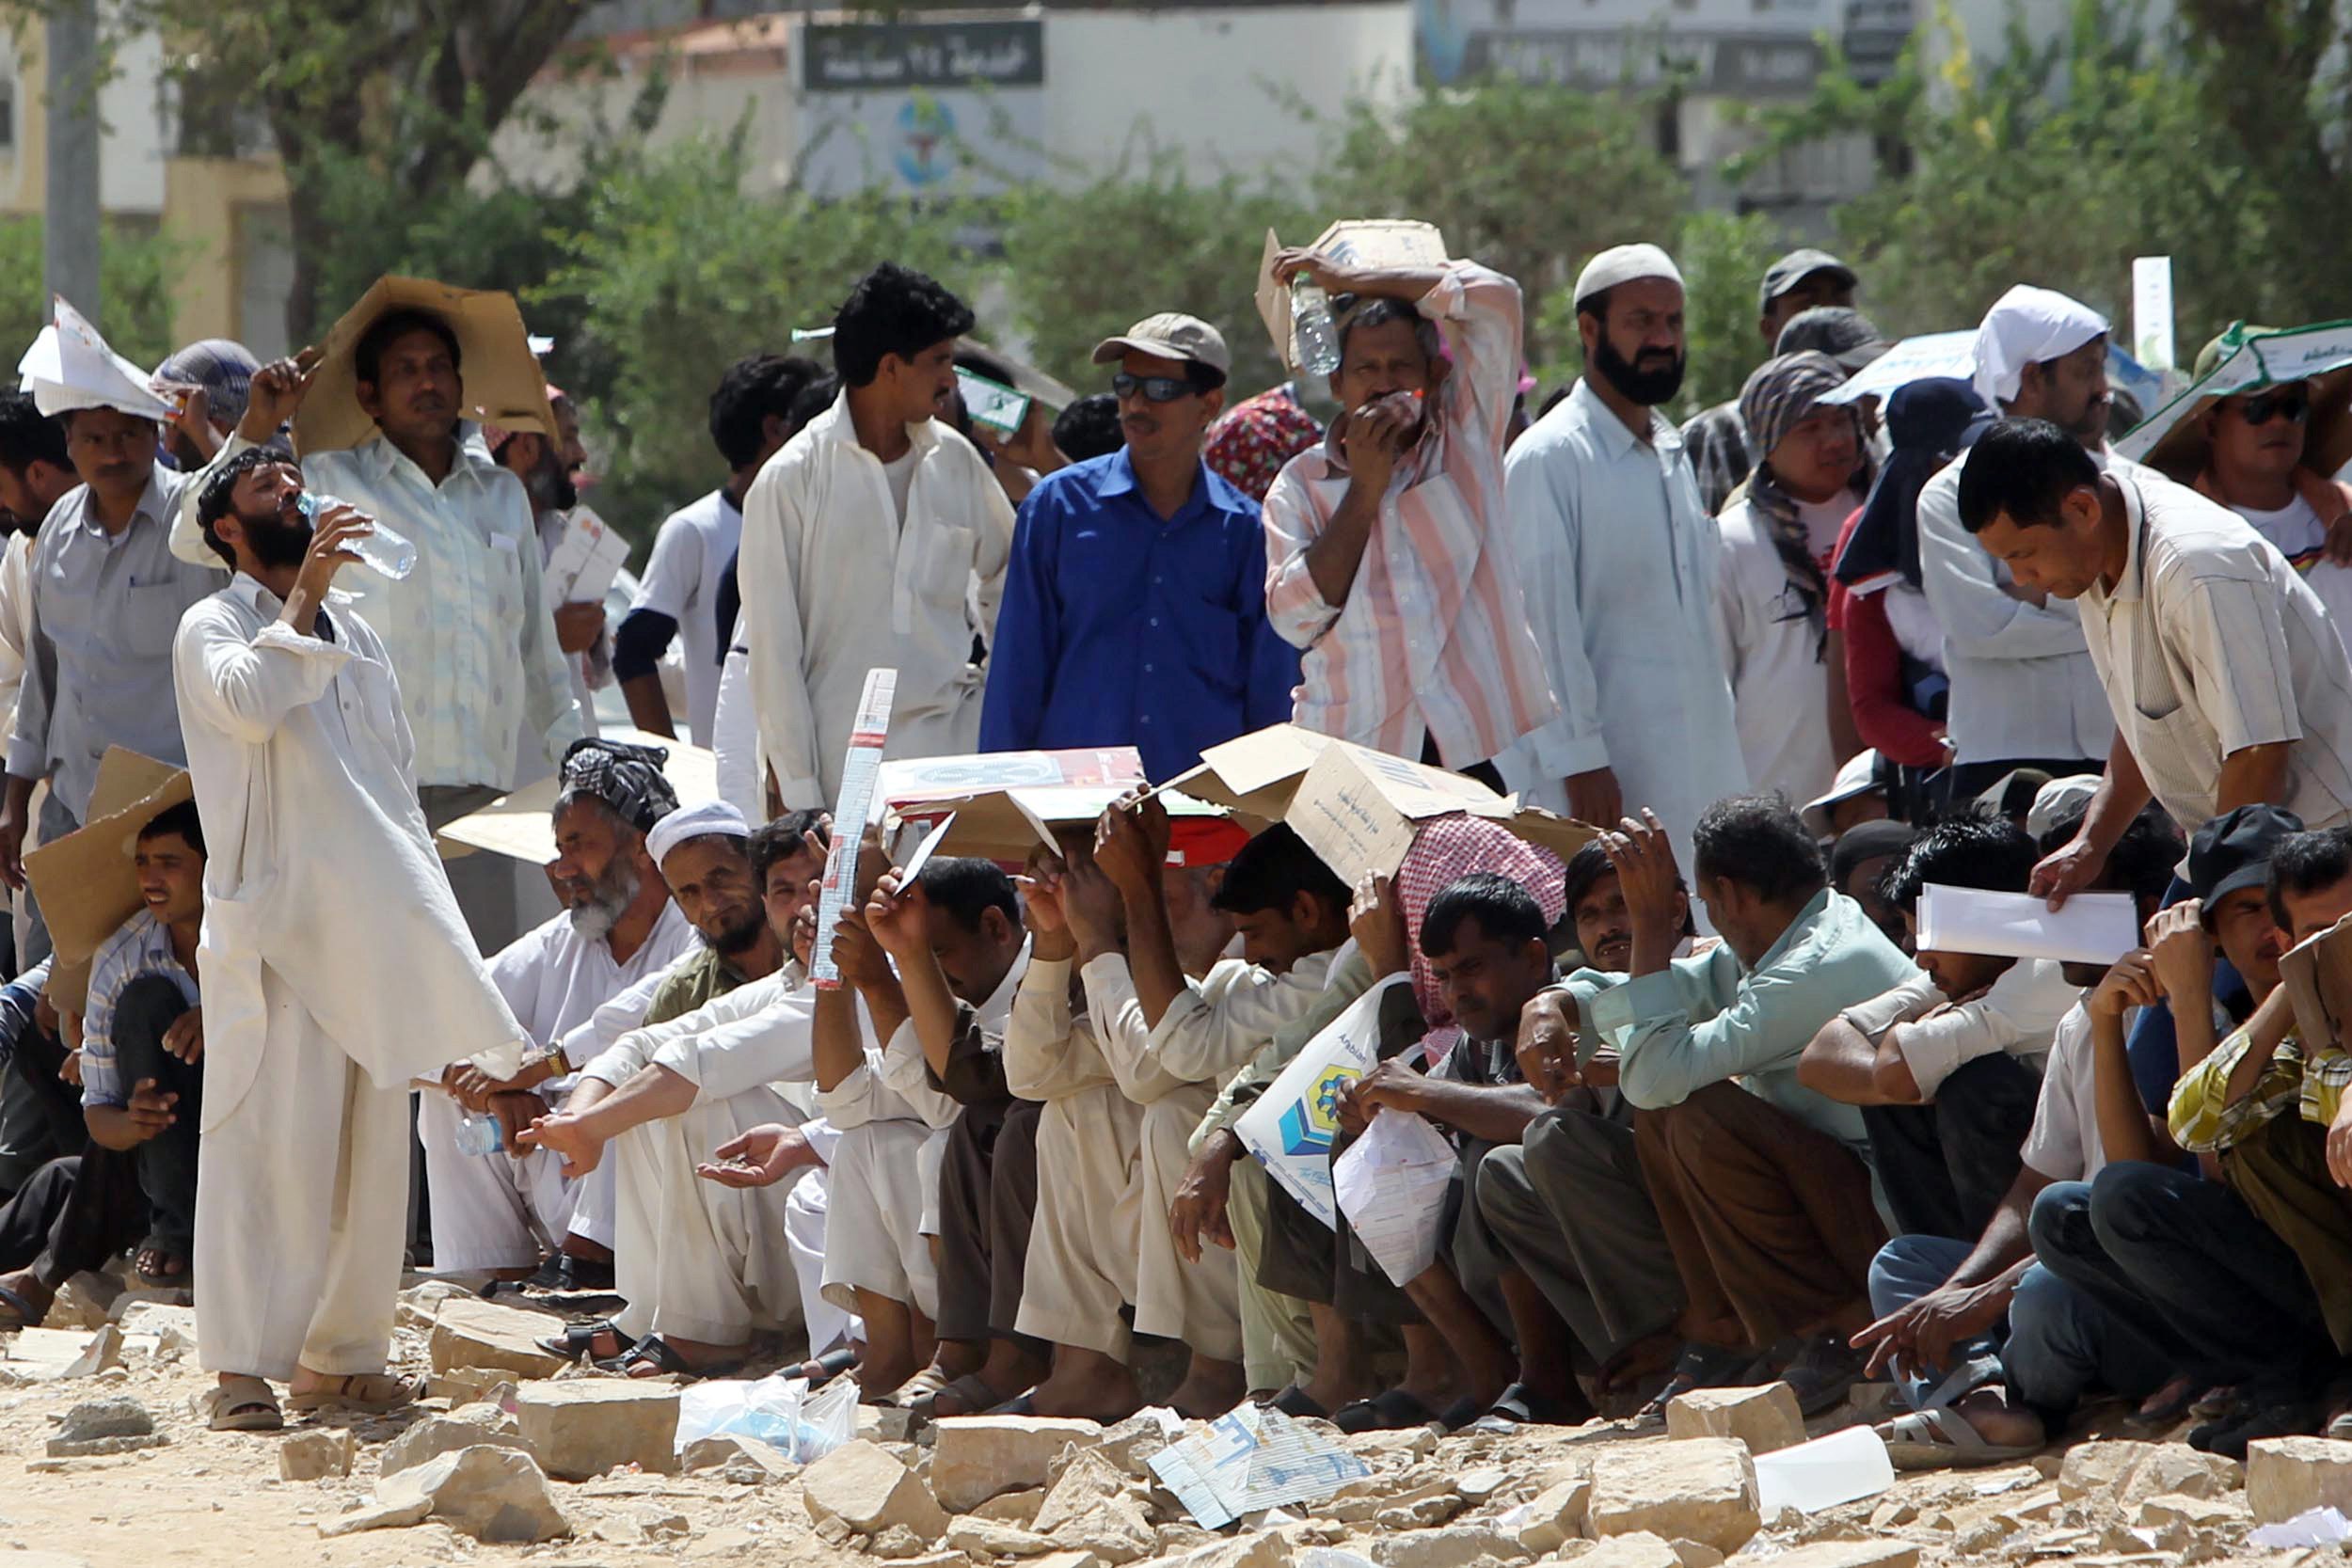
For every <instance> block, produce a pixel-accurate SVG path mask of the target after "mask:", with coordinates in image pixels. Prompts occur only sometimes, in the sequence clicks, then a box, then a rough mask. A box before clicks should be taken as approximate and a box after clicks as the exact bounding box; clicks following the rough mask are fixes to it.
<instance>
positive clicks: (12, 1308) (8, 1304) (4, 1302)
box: [0, 1289, 49, 1328]
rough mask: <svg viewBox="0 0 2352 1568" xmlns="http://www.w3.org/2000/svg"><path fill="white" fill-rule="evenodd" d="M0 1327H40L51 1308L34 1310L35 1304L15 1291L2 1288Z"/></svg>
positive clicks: (0, 1291) (0, 1294)
mask: <svg viewBox="0 0 2352 1568" xmlns="http://www.w3.org/2000/svg"><path fill="white" fill-rule="evenodd" d="M0 1312H4V1313H6V1314H7V1316H5V1317H0V1328H39V1327H40V1325H41V1323H43V1321H45V1320H46V1319H47V1318H48V1316H49V1308H48V1307H42V1308H41V1309H40V1311H38V1312H36V1311H35V1310H33V1304H32V1303H31V1302H30V1301H28V1300H26V1299H25V1298H24V1297H23V1296H21V1295H19V1294H17V1293H16V1292H15V1291H10V1290H7V1289H0ZM11 1320H13V1321H11Z"/></svg>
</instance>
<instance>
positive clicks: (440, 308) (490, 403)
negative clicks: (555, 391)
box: [294, 277, 556, 456]
mask: <svg viewBox="0 0 2352 1568" xmlns="http://www.w3.org/2000/svg"><path fill="white" fill-rule="evenodd" d="M395 309H412V310H422V311H425V312H427V313H429V314H431V315H434V316H437V317H438V318H440V320H442V321H443V322H446V323H447V324H448V325H449V329H450V331H451V332H452V333H453V335H454V336H455V337H456V339H457V355H458V359H459V365H458V376H459V380H460V382H461V383H462V387H463V389H462V391H461V392H460V394H459V399H458V401H459V404H460V406H459V408H458V411H457V412H458V416H459V417H460V418H463V419H469V420H473V421H475V422H476V423H478V424H496V425H503V426H505V427H506V428H507V429H509V430H518V429H519V430H536V431H538V432H540V433H542V434H543V435H548V436H552V435H554V434H555V433H556V432H555V412H554V410H553V409H551V408H549V407H548V383H547V377H546V376H545V374H543V373H542V372H541V371H540V369H539V361H538V360H537V358H535V357H534V356H532V352H531V340H530V337H529V335H528V334H526V333H525V332H524V331H523V317H522V312H521V311H520V310H519V309H516V305H515V296H514V295H513V294H510V293H500V292H498V291H495V290H487V289H457V288H452V287H451V286H450V285H449V284H446V283H436V282H432V281H430V280H428V279H425V278H420V277H379V278H377V279H376V280H375V284H374V286H373V288H371V289H369V290H368V292H367V293H364V294H362V295H360V296H359V302H358V304H357V305H354V306H353V307H352V308H351V309H348V310H346V311H344V312H343V315H342V320H340V321H338V322H337V323H336V324H335V325H333V326H332V327H330V328H328V330H327V334H326V339H325V341H322V342H321V343H320V344H319V364H318V369H317V371H316V372H313V373H312V376H311V379H310V391H309V393H307V394H306V395H305V396H304V398H303V400H302V407H301V410H300V411H299V412H298V413H296V414H295V415H294V450H295V451H298V452H301V453H303V454H305V455H306V456H307V455H308V454H310V453H311V452H314V451H335V450H337V449H338V448H343V447H356V446H358V445H359V444H360V443H361V442H363V441H366V440H367V439H368V438H369V437H370V436H373V435H374V434H375V421H374V420H372V419H370V418H369V417H368V414H367V411H366V410H365V409H363V408H361V407H360V406H359V387H358V372H357V370H356V368H355V366H354V364H353V362H352V356H353V352H354V351H355V350H356V349H357V348H358V345H359V340H360V339H361V338H362V337H364V336H365V335H366V334H367V330H368V328H369V327H371V326H373V325H375V323H376V320H377V319H378V318H379V317H381V316H382V315H383V314H384V313H385V312H386V311H388V310H395Z"/></svg>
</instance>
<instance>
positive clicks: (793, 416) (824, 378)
mask: <svg viewBox="0 0 2352 1568" xmlns="http://www.w3.org/2000/svg"><path fill="white" fill-rule="evenodd" d="M840 396H841V376H840V373H839V372H835V371H823V372H818V374H817V375H816V376H815V377H813V378H811V380H810V381H809V384H808V385H807V386H805V387H803V388H801V395H800V396H799V397H796V398H794V399H793V400H792V411H791V413H790V414H789V415H788V416H787V418H788V419H790V420H791V421H792V428H793V429H794V430H799V429H801V428H802V427H803V426H804V425H806V424H807V423H808V421H809V420H813V419H815V418H816V417H817V416H818V415H819V414H821V413H823V412H824V411H825V410H826V409H828V408H831V407H832V406H833V405H834V401H835V400H836V399H838V398H839V397H840Z"/></svg>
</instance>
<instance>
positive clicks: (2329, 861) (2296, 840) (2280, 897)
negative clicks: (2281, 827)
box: [2270, 826, 2352, 931]
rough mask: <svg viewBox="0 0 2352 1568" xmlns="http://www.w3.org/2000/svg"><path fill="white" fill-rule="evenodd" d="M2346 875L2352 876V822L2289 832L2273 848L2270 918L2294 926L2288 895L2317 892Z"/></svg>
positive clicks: (2289, 928)
mask: <svg viewBox="0 0 2352 1568" xmlns="http://www.w3.org/2000/svg"><path fill="white" fill-rule="evenodd" d="M2346 877H2352V826H2344V827H2336V828H2313V829H2312V830H2311V831H2310V832H2300V833H2289V834H2288V835H2287V836H2286V837H2284V838H2282V839H2280V841H2279V842H2278V844H2277V845H2275V846H2274V847H2272V848H2271V851H2270V918H2271V919H2272V920H2274V921H2276V922H2278V925H2279V929H2280V930H2281V931H2292V930H2294V929H2295V922H2294V921H2292V920H2290V919H2288V918H2287V898H2286V895H2288V894H2290V893H2316V892H2317V891H2318V890H2319V889H2321V888H2324V887H2333V886H2335V885H2336V884H2337V883H2338V882H2341V881H2343V880H2344V879H2345V878H2346Z"/></svg>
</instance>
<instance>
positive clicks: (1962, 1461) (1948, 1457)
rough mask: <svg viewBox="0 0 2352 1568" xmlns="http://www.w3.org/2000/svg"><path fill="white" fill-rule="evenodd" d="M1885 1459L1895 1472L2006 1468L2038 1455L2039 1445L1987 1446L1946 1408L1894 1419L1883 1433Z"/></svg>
mask: <svg viewBox="0 0 2352 1568" xmlns="http://www.w3.org/2000/svg"><path fill="white" fill-rule="evenodd" d="M1883 1436H1884V1437H1885V1439H1886V1457H1887V1459H1888V1460H1889V1461H1890V1462H1892V1464H1893V1465H1894V1466H1895V1468H1897V1469H1898V1470H1942V1469H1963V1468H1973V1467H1975V1466H1977V1465H2008V1464H2012V1463H2014V1462H2015V1461H2018V1460H2021V1459H2030V1458H2032V1457H2033V1456H2034V1455H2035V1454H2038V1453H2040V1452H2041V1451H2042V1449H2043V1448H2044V1447H2046V1445H2045V1444H2042V1443H2030V1444H2028V1443H1990V1442H1987V1441H1986V1440H1985V1437H1984V1434H1983V1433H1980V1432H1979V1431H1978V1430H1977V1429H1976V1428H1975V1427H1974V1426H1972V1425H1970V1424H1969V1421H1968V1418H1966V1417H1965V1416H1963V1415H1962V1414H1961V1413H1960V1412H1959V1411H1957V1410H1954V1409H1952V1408H1951V1407H1950V1406H1948V1405H1944V1406H1939V1407H1937V1408H1936V1409H1933V1410H1914V1411H1911V1412H1909V1413H1908V1414H1905V1415H1901V1416H1898V1417H1896V1418H1894V1419H1893V1420H1891V1421H1889V1422H1887V1423H1886V1426H1885V1428H1884V1429H1883Z"/></svg>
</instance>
